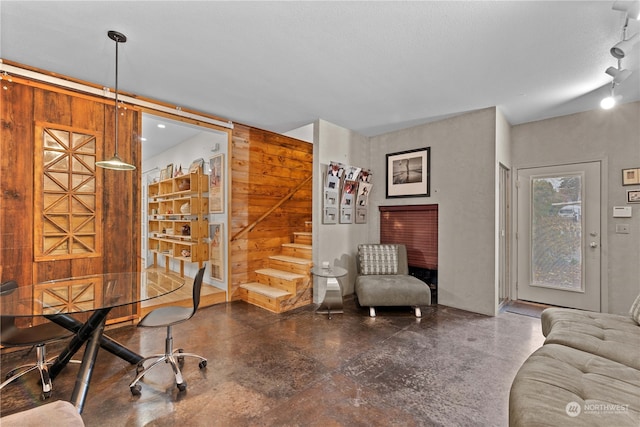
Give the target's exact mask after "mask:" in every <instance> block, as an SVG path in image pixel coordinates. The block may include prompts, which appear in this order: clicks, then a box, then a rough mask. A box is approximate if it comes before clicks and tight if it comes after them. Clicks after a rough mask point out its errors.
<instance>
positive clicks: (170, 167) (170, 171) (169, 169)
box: [165, 163, 173, 179]
mask: <svg viewBox="0 0 640 427" xmlns="http://www.w3.org/2000/svg"><path fill="white" fill-rule="evenodd" d="M165 170H166V171H167V179H169V178H173V163H169V164H168V165H167V168H166V169H165Z"/></svg>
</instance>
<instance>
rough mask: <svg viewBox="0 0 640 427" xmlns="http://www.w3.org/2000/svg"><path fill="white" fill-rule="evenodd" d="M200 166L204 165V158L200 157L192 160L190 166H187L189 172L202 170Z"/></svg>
mask: <svg viewBox="0 0 640 427" xmlns="http://www.w3.org/2000/svg"><path fill="white" fill-rule="evenodd" d="M202 166H204V159H203V158H202V157H201V158H199V159H196V160H194V161H193V162H191V166H189V173H196V172H202Z"/></svg>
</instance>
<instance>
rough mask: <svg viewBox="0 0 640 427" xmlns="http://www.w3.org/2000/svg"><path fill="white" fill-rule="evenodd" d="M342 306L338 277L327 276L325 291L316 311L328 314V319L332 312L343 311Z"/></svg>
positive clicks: (338, 312)
mask: <svg viewBox="0 0 640 427" xmlns="http://www.w3.org/2000/svg"><path fill="white" fill-rule="evenodd" d="M342 307H343V305H342V289H340V283H338V279H335V278H333V277H329V278H327V291H326V293H325V294H324V299H323V300H322V302H321V303H320V307H318V309H317V310H316V313H320V314H328V315H329V319H331V315H332V314H340V313H343V310H342Z"/></svg>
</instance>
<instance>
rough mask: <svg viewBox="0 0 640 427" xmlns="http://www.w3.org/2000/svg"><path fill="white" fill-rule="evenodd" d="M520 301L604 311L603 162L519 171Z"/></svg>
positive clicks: (518, 288) (518, 286)
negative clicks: (602, 272) (601, 217)
mask: <svg viewBox="0 0 640 427" xmlns="http://www.w3.org/2000/svg"><path fill="white" fill-rule="evenodd" d="M517 227H518V236H517V238H518V263H517V265H518V283H517V299H520V300H527V301H533V302H539V303H544V304H552V305H558V306H563V307H573V308H580V309H583V310H591V311H600V163H599V162H590V163H580V164H571V165H562V166H550V167H540V168H531V169H520V170H519V171H518V226H517Z"/></svg>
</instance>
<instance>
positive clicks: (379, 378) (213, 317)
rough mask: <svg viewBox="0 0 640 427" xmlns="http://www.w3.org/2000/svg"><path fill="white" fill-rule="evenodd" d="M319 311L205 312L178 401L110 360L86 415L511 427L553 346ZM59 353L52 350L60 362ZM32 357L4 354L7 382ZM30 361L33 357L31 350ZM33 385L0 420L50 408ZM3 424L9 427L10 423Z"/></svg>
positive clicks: (137, 344) (178, 339)
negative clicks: (531, 372) (538, 357)
mask: <svg viewBox="0 0 640 427" xmlns="http://www.w3.org/2000/svg"><path fill="white" fill-rule="evenodd" d="M314 309H315V306H313V305H312V306H308V307H304V308H301V309H298V310H295V311H293V312H289V313H286V314H280V315H276V314H272V313H270V312H267V311H265V310H262V309H259V308H257V307H253V306H250V305H248V304H245V303H242V302H234V303H230V304H220V305H215V306H212V307H206V308H203V309H201V310H200V311H198V313H197V314H196V316H195V317H194V318H193V319H191V320H190V321H189V322H187V323H182V324H180V325H177V326H175V327H174V341H175V346H176V347H182V348H184V349H185V351H189V352H193V353H197V354H200V355H203V356H205V357H207V358H208V359H209V362H208V367H207V368H206V369H205V370H203V371H201V370H199V369H198V365H197V361H196V360H195V359H193V360H187V361H186V363H185V367H184V369H183V375H184V376H185V380H186V381H187V383H188V388H187V390H186V391H185V392H179V391H178V389H177V388H176V386H175V384H174V382H173V374H172V372H171V368H170V367H169V365H164V364H163V365H162V366H158V367H156V368H155V369H153V370H152V371H150V373H149V374H147V376H146V377H145V380H144V382H143V383H142V395H141V396H139V397H134V396H132V395H131V393H130V391H129V387H128V385H129V382H130V381H131V380H132V378H133V376H134V373H135V366H132V365H129V364H127V363H126V362H124V361H122V360H120V359H118V358H117V357H115V356H113V355H111V354H109V353H107V352H104V351H101V352H100V354H99V356H98V361H97V364H96V370H95V372H94V376H93V380H92V383H91V387H90V389H89V396H88V399H87V402H86V404H85V407H84V411H83V414H82V418H83V419H84V422H85V424H86V425H87V426H118V427H122V426H177V425H181V426H323V427H326V426H432V425H442V426H506V425H507V424H508V399H509V388H510V386H511V381H512V380H513V377H514V376H515V374H516V371H517V370H518V368H519V367H520V365H521V364H522V362H524V360H525V359H526V358H527V357H528V356H529V354H531V353H532V352H533V351H534V350H535V349H536V348H538V347H539V346H540V345H542V342H543V337H542V334H541V331H540V320H539V319H536V318H534V317H528V316H523V315H518V314H513V313H507V312H505V313H502V314H500V315H499V316H497V317H487V316H482V315H478V314H473V313H469V312H465V311H461V310H456V309H452V308H448V307H444V306H432V307H430V308H423V311H422V313H423V317H422V319H416V318H415V317H414V316H413V313H412V311H411V310H410V309H408V308H407V309H388V310H384V309H379V310H378V317H376V318H374V319H372V318H369V317H368V309H366V308H358V307H356V304H355V302H354V301H353V300H352V299H347V300H346V301H345V312H344V314H336V315H333V318H332V319H331V320H329V319H328V318H327V316H326V315H321V314H316V313H315V312H314ZM107 334H108V335H109V336H111V337H112V338H114V339H116V340H117V341H119V342H121V343H123V344H125V345H127V346H128V347H130V348H131V349H133V350H134V351H138V352H140V353H141V354H143V355H147V354H152V353H158V352H161V351H163V349H164V335H165V329H162V328H161V329H148V328H136V327H133V326H126V327H123V328H119V329H116V330H111V331H108V332H107ZM55 350H56V347H55V346H54V347H51V352H50V353H53V352H54V351H55ZM24 357H25V352H24V351H21V352H18V353H11V354H5V355H3V356H2V359H1V360H2V367H1V372H2V374H3V375H4V374H5V373H6V372H7V371H8V370H9V369H10V368H11V367H12V366H15V365H17V364H19V362H20V359H21V358H24ZM26 357H28V358H29V359H31V358H35V355H34V354H32V353H31V354H29V355H28V356H26ZM77 369H78V368H77V366H74V365H69V366H68V367H67V368H65V370H64V371H63V372H62V373H61V374H60V375H59V376H58V378H56V380H55V381H54V392H53V396H52V397H51V400H60V399H69V397H70V396H71V390H72V388H73V385H74V382H75V374H76V372H77ZM39 393H40V389H39V385H38V384H37V380H36V378H35V376H27V377H26V378H25V377H23V379H20V380H19V381H17V382H15V383H13V384H10V385H9V386H7V387H5V388H4V389H3V390H2V392H1V394H0V413H1V415H8V414H10V413H14V412H17V411H20V410H24V409H28V408H31V407H34V406H36V405H40V404H42V402H41V401H40V400H39ZM0 424H1V422H0Z"/></svg>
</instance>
